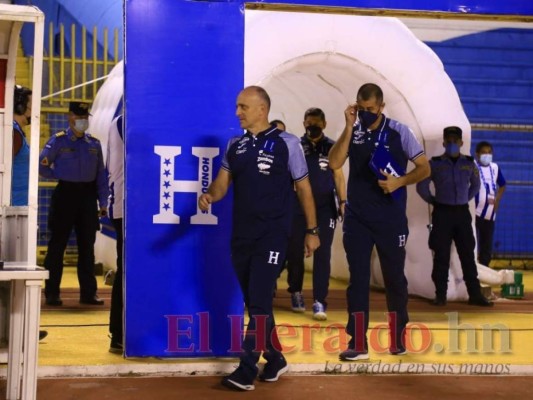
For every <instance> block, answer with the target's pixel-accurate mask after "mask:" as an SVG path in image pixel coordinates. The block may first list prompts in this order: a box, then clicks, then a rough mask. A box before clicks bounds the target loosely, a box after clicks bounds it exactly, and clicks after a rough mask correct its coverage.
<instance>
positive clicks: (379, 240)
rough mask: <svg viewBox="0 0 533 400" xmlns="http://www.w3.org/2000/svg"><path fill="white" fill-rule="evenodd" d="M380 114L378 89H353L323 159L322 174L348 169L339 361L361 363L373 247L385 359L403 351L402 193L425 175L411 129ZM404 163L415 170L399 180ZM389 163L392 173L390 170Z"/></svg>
mask: <svg viewBox="0 0 533 400" xmlns="http://www.w3.org/2000/svg"><path fill="white" fill-rule="evenodd" d="M384 108H385V102H384V98H383V91H382V90H381V88H380V87H379V86H378V85H376V84H374V83H366V84H364V85H363V86H361V87H360V88H359V91H358V92H357V103H356V104H350V105H348V107H346V109H345V110H344V118H345V128H344V131H343V133H342V134H341V136H340V137H339V139H338V140H337V142H336V143H335V144H334V145H333V147H332V148H331V150H330V152H329V166H330V168H333V169H337V168H341V167H342V165H343V164H344V162H345V161H346V160H347V159H349V163H350V174H349V176H348V190H347V192H348V201H347V203H346V213H345V216H344V224H343V233H344V236H343V243H344V249H345V251H346V258H347V260H348V266H349V270H350V283H349V286H348V288H347V290H346V298H347V303H348V323H347V325H346V333H348V335H350V336H351V339H350V341H349V343H348V349H346V350H345V351H343V352H342V353H340V355H339V358H340V360H341V361H357V360H366V359H368V358H369V355H368V350H369V349H368V341H367V335H366V334H367V330H368V324H369V292H370V260H371V257H372V251H373V249H374V246H375V247H376V250H377V253H378V256H379V259H380V265H381V271H382V273H383V278H384V282H385V290H386V296H387V308H388V311H389V329H390V344H389V352H390V354H392V355H402V354H405V352H406V343H405V327H406V325H407V322H409V316H408V313H407V302H408V292H407V279H406V278H405V274H404V266H405V245H406V243H407V237H408V236H409V229H408V226H407V215H406V206H407V191H406V188H405V186H407V185H410V184H413V183H416V182H418V181H420V180H422V179H424V178H425V177H427V176H429V164H428V160H427V158H426V156H425V154H424V149H423V148H422V146H421V144H420V142H419V141H418V140H417V139H416V137H415V135H414V133H413V132H412V131H411V129H409V127H407V126H406V125H404V124H402V123H400V122H398V121H395V120H393V119H390V118H387V117H386V116H385V115H384V114H383V110H384ZM377 154H379V155H380V157H379V160H378V161H377V160H376V158H378V157H377ZM408 161H411V162H412V163H413V164H414V165H415V168H414V169H413V170H411V171H410V172H409V173H404V171H406V170H407V163H408ZM393 164H394V165H395V168H391V165H393ZM376 166H378V167H379V169H377V170H376Z"/></svg>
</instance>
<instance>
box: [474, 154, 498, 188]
mask: <svg viewBox="0 0 533 400" xmlns="http://www.w3.org/2000/svg"><path fill="white" fill-rule="evenodd" d="M476 164H477V166H478V169H479V174H480V175H481V179H482V180H483V184H488V182H487V181H486V180H485V175H484V174H483V167H482V166H481V165H479V164H478V163H477V161H476ZM488 167H489V171H490V186H491V187H492V190H493V192H494V194H496V182H495V181H494V172H493V171H492V167H491V165H490V164H489V166H488Z"/></svg>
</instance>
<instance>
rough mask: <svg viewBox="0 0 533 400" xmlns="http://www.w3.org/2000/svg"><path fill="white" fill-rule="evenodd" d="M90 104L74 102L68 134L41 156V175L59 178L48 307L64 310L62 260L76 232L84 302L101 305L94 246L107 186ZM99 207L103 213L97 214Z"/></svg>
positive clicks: (48, 261)
mask: <svg viewBox="0 0 533 400" xmlns="http://www.w3.org/2000/svg"><path fill="white" fill-rule="evenodd" d="M88 118H89V104H88V103H85V102H70V104H69V114H68V122H69V127H68V129H67V130H66V131H61V132H59V133H56V134H55V135H53V136H51V137H50V139H49V140H48V142H47V143H46V145H45V146H44V149H43V151H42V152H41V155H40V157H39V173H40V175H41V176H42V177H44V178H49V179H57V180H58V183H57V186H56V187H55V189H54V192H53V194H52V199H51V203H50V210H49V215H48V228H49V229H50V233H51V237H50V241H49V242H48V250H47V253H46V257H45V259H44V267H45V268H46V269H47V270H49V271H50V278H49V279H48V280H47V281H46V282H45V289H44V293H45V296H46V304H48V305H51V306H61V305H62V304H63V302H62V300H61V297H60V288H59V287H60V284H61V277H62V274H63V255H64V252H65V248H66V246H67V242H68V238H69V236H70V233H71V231H72V228H74V230H75V232H76V240H77V244H78V281H79V284H80V303H81V304H92V305H102V304H104V301H103V300H102V299H100V298H99V297H98V295H97V294H96V292H97V284H96V278H95V275H94V242H95V240H96V231H97V230H98V229H99V228H100V221H99V217H101V216H105V215H106V214H107V201H108V199H107V198H108V194H109V189H108V183H107V174H106V171H105V167H104V160H103V155H102V146H101V145H100V141H99V140H98V139H96V138H95V137H94V136H92V135H91V134H89V133H86V131H87V128H88V126H89V121H88ZM98 204H99V206H100V208H99V209H98Z"/></svg>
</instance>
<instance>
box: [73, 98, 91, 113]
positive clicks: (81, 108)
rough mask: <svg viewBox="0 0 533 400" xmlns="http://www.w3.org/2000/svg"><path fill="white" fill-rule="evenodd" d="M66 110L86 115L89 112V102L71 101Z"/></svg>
mask: <svg viewBox="0 0 533 400" xmlns="http://www.w3.org/2000/svg"><path fill="white" fill-rule="evenodd" d="M68 110H69V111H70V112H71V113H74V114H76V115H79V116H87V115H90V114H89V103H85V102H83V101H71V102H70V103H69V105H68Z"/></svg>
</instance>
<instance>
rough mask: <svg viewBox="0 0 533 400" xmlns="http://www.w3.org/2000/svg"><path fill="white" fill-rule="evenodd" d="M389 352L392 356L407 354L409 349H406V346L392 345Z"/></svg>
mask: <svg viewBox="0 0 533 400" xmlns="http://www.w3.org/2000/svg"><path fill="white" fill-rule="evenodd" d="M389 354H390V355H391V356H403V355H405V354H407V350H406V349H405V347H396V348H392V347H391V348H390V349H389Z"/></svg>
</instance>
